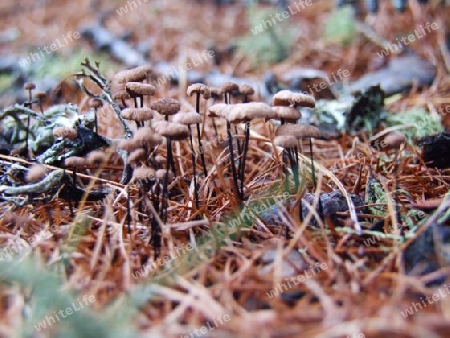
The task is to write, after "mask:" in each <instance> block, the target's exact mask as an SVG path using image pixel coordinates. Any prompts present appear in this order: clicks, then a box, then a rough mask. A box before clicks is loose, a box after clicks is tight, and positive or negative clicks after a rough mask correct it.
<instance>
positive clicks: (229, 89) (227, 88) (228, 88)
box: [221, 82, 239, 92]
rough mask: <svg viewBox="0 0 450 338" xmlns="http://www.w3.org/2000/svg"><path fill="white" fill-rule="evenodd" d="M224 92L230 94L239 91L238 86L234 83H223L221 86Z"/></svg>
mask: <svg viewBox="0 0 450 338" xmlns="http://www.w3.org/2000/svg"><path fill="white" fill-rule="evenodd" d="M221 88H222V90H223V91H224V92H232V91H233V90H239V86H238V85H237V84H236V83H234V82H225V83H224V84H223V85H222V86H221Z"/></svg>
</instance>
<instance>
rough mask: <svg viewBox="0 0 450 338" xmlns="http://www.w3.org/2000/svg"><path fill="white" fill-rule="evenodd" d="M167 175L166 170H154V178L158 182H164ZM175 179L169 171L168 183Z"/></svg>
mask: <svg viewBox="0 0 450 338" xmlns="http://www.w3.org/2000/svg"><path fill="white" fill-rule="evenodd" d="M166 174H167V169H158V170H156V174H155V176H156V178H157V179H159V180H165V179H166ZM174 178H175V175H174V174H173V172H172V171H170V170H169V181H172V180H173V179H174Z"/></svg>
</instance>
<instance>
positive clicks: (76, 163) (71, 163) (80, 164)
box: [64, 156, 87, 169]
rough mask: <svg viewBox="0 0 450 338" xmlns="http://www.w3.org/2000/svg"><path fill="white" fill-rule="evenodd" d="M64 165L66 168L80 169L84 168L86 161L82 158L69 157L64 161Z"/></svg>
mask: <svg viewBox="0 0 450 338" xmlns="http://www.w3.org/2000/svg"><path fill="white" fill-rule="evenodd" d="M64 164H65V165H66V167H71V168H79V169H82V168H86V166H87V161H86V159H85V158H84V157H79V156H71V157H68V158H66V159H65V161H64Z"/></svg>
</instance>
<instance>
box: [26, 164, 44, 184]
mask: <svg viewBox="0 0 450 338" xmlns="http://www.w3.org/2000/svg"><path fill="white" fill-rule="evenodd" d="M46 173H47V168H46V167H45V166H44V165H42V164H33V165H32V166H31V167H30V169H29V170H28V172H27V175H26V176H25V179H26V181H27V182H29V183H32V182H38V181H41V180H42V179H44V177H45V175H46Z"/></svg>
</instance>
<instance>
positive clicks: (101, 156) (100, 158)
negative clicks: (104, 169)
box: [86, 150, 108, 165]
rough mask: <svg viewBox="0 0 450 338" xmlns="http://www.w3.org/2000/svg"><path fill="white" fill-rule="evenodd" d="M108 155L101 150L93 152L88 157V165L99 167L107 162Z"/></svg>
mask: <svg viewBox="0 0 450 338" xmlns="http://www.w3.org/2000/svg"><path fill="white" fill-rule="evenodd" d="M107 158H108V157H107V155H106V154H105V153H104V152H103V151H100V150H95V151H91V152H90V153H89V154H88V156H87V157H86V161H87V163H89V164H91V165H99V164H102V163H103V162H105V161H106V160H107Z"/></svg>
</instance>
